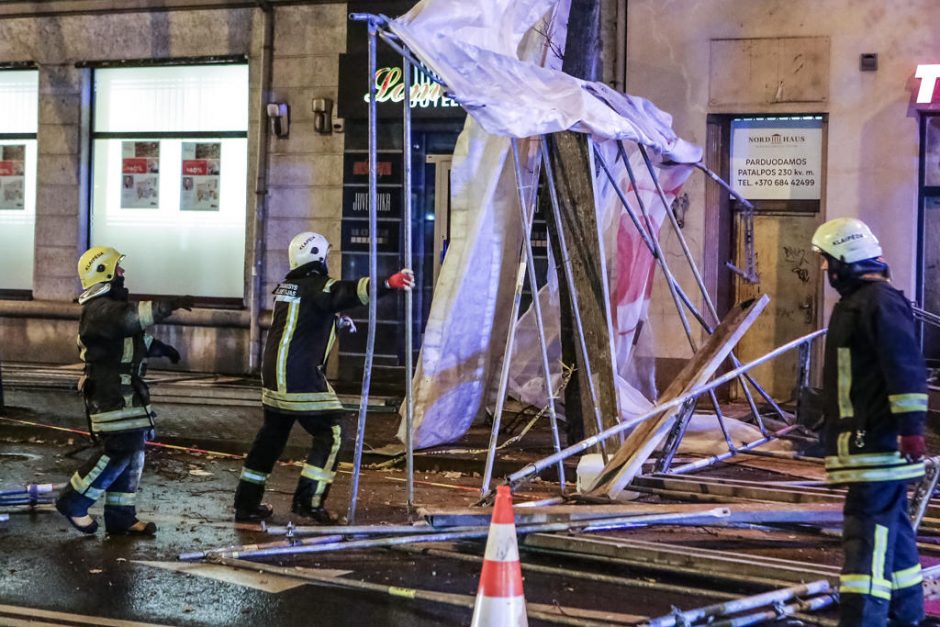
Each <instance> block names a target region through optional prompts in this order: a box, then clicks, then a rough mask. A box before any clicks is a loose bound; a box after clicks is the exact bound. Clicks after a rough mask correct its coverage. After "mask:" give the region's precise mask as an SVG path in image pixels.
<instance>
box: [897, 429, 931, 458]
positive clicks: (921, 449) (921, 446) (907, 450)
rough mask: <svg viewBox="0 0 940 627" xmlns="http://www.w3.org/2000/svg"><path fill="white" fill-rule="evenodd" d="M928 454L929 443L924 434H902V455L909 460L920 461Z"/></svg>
mask: <svg viewBox="0 0 940 627" xmlns="http://www.w3.org/2000/svg"><path fill="white" fill-rule="evenodd" d="M926 454H927V445H926V444H925V443H924V436H922V435H902V436H901V455H902V456H904V457H905V458H907V461H909V462H919V461H920V460H922V459H923V458H924V455H926Z"/></svg>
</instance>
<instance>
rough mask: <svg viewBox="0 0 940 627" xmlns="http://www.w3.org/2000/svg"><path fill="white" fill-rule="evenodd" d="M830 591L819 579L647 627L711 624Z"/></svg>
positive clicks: (682, 614) (661, 619) (673, 615)
mask: <svg viewBox="0 0 940 627" xmlns="http://www.w3.org/2000/svg"><path fill="white" fill-rule="evenodd" d="M832 591H833V590H832V585H831V584H830V583H829V581H828V580H826V579H820V580H819V581H813V582H810V583H807V584H803V585H800V586H793V587H791V588H784V589H782V590H772V591H770V592H763V593H761V594H756V595H754V596H750V597H744V598H742V599H734V600H731V601H724V602H722V603H716V604H714V605H707V606H705V607H700V608H698V609H695V610H688V611H685V612H678V611H675V612H673V613H671V614H667V615H665V616H660V617H659V618H653V619H650V621H649V625H648V627H675V626H676V625H691V624H693V623H695V622H698V621H706V622H711V621H712V620H714V619H715V618H718V617H721V616H729V615H731V614H740V613H741V612H746V611H749V610H754V609H757V608H760V607H765V606H767V605H771V606H775V605H777V604H778V603H782V602H784V601H790V600H792V599H795V598H798V597H803V596H816V595H819V594H827V593H829V592H832Z"/></svg>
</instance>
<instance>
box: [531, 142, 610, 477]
mask: <svg viewBox="0 0 940 627" xmlns="http://www.w3.org/2000/svg"><path fill="white" fill-rule="evenodd" d="M539 145H540V147H541V151H542V163H543V164H544V167H545V182H546V183H547V184H548V196H549V198H550V199H551V205H552V217H553V218H554V220H555V224H557V225H558V245H559V247H561V250H559V251H558V255H559V259H558V262H559V263H561V266H562V268H564V272H565V279H566V280H567V282H568V294H569V296H570V298H571V309H572V313H573V314H574V315H573V318H574V325H575V329H576V331H577V335H578V345H579V346H580V348H581V364H582V367H583V368H584V378H585V379H587V383H588V391H589V393H590V395H591V405H592V406H593V409H594V422H595V424H596V425H597V432H598V433H600V432H601V431H603V430H604V421H603V418H602V416H601V409H600V402H599V401H598V400H597V389H596V387H595V386H594V373H593V371H592V370H591V356H590V354H589V353H588V347H587V341H586V340H585V339H584V325H583V324H581V309H580V305H579V302H578V289H577V287H576V285H575V282H574V270H572V268H571V257H569V255H568V242H567V241H566V240H565V231H564V229H563V228H562V224H561V208H560V205H559V203H558V188H557V187H556V186H555V172H554V169H553V168H552V161H551V158H550V156H549V154H548V140H547V139H544V138H543V140H542V141H540V142H539ZM562 306H564V304H562ZM619 418H620V417H619V416H617V419H618V420H619ZM600 450H601V456H602V458H603V460H604V464H607V447H606V446H605V445H604V443H603V442H602V443H601V444H600Z"/></svg>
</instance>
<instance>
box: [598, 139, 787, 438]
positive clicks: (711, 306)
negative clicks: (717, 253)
mask: <svg viewBox="0 0 940 627" xmlns="http://www.w3.org/2000/svg"><path fill="white" fill-rule="evenodd" d="M617 145H618V149H619V151H620V154H621V158H623V159H624V160H626V158H627V157H626V151H625V150H624V148H623V142H618V143H617ZM638 147H639V150H640V154H641V155H642V156H643V161H644V163H645V164H646V168H647V170H649V173H650V177H651V178H652V179H653V182H654V183H655V184H656V192H657V193H658V194H659V199H660V201H662V203H663V207H664V208H665V210H666V216H668V218H669V222H670V224H672V229H673V231H675V233H676V237H677V238H678V240H679V244H680V246H681V247H682V252H683V254H684V255H685V258H686V260H687V261H688V262H689V267H690V268H691V269H692V276H693V277H694V278H695V283H696V285H697V286H698V288H699V291H700V292H701V293H702V299H703V300H704V301H705V306H706V307H707V308H708V311H709V313H710V314H711V315H712V318H714V319H715V321H716V322H720V320H719V319H718V311H717V310H716V309H715V303H714V302H713V301H712V298H711V295H710V294H709V293H708V290H707V289H706V287H705V280H704V279H703V278H702V274H701V273H700V272H699V269H698V266H697V265H696V264H695V259H694V258H693V256H692V252H691V251H690V250H689V245H688V242H686V239H685V235H684V234H683V232H682V229H681V228H679V223H678V222H677V221H676V216H675V215H674V214H673V213H672V208H671V207H670V206H669V203H668V202H667V201H666V193H665V192H664V191H663V188H662V185H660V183H659V178H658V177H657V176H656V173H655V171H654V170H653V162H652V161H651V160H650V158H649V153H648V152H647V150H646V146H643V145H642V144H638ZM719 180H720V179H719ZM721 182H722V183H724V181H721ZM725 187H727V186H725ZM738 197H739V198H740V196H738ZM742 200H743V199H742ZM744 202H747V201H744ZM748 204H750V203H748ZM704 327H705V330H706V332H708V333H711V332H712V330H711V329H710V328H709V326H708V325H707V324H706V325H704ZM730 360H731V365H732V366H734V367H735V368H737V367H738V366H740V365H741V362H740V361H738V358H737V357H736V356H735V354H734V353H733V352H732V353H731V355H730ZM745 380H746V381H748V382H749V383H750V384H751V385H753V386H754V388H755V389H756V390H757V391H758V393H759V394H760V395H761V396H762V397H763V398H764V400H765V401H767V403H768V404H770V406H771V407H773V409H774V411H776V412H777V413H778V414H779V415H780V417H781V418H783V417H784V413H783V410H782V409H780V406H779V405H777V403H776V401H774V400H773V398H772V397H770V396H769V395H768V394H767V393H766V391H765V390H764V389H763V388H762V387H761V386H760V385H758V383H757V382H756V381H755V380H754V379H753V378H752V377H751V376H750V375H747V376H746V377H744V379H743V380H740V381H738V383H740V385H741V389H742V390H743V391H744V398H745V399H746V400H747V404H748V406H749V407H750V408H751V412H753V414H754V420H755V421H756V422H757V426H758V428H759V429H760V431H761V433H762V434H765V435H766V433H767V429H766V427H765V426H764V421H763V419H762V418H761V415H760V412H759V411H758V410H757V405H756V404H755V403H754V397H753V396H752V395H751V391H750V389H749V388H748V387H747V384H746V383H745Z"/></svg>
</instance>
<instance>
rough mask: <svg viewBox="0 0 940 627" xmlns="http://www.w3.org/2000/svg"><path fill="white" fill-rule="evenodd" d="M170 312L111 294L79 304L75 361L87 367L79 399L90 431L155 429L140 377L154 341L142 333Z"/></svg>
mask: <svg viewBox="0 0 940 627" xmlns="http://www.w3.org/2000/svg"><path fill="white" fill-rule="evenodd" d="M170 313H172V308H171V307H170V305H169V303H168V302H166V301H141V302H139V303H131V302H128V301H126V300H121V299H118V298H113V297H112V295H111V294H110V293H104V294H102V295H101V296H97V297H92V298H90V299H89V300H85V301H84V302H83V304H82V313H81V316H80V318H79V322H78V349H79V357H80V358H81V360H82V361H83V362H84V363H85V377H84V381H83V383H82V395H83V397H84V399H85V406H86V409H87V411H88V418H89V423H90V428H91V431H92V432H93V433H117V432H121V431H134V430H136V429H149V428H150V427H152V426H153V419H152V414H153V412H152V411H151V409H150V393H149V390H148V389H147V384H146V383H145V382H144V380H143V376H144V374H145V373H146V369H147V353H148V351H149V349H150V343H151V341H152V340H153V337H151V336H150V335H149V334H147V333H146V330H147V329H148V328H149V327H151V326H152V325H153V324H155V323H157V322H160V321H162V320H163V319H165V318H167V317H168V316H169V315H170Z"/></svg>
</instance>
